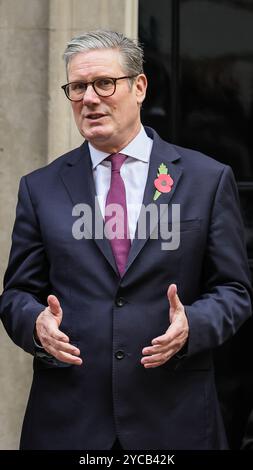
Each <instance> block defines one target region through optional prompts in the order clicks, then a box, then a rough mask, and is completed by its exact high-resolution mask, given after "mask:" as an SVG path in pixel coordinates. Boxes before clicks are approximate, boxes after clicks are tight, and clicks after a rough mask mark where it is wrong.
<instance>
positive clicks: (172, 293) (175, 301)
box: [167, 284, 182, 310]
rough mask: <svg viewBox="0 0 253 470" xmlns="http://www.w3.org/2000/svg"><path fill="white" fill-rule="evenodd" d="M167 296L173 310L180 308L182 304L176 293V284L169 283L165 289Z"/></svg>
mask: <svg viewBox="0 0 253 470" xmlns="http://www.w3.org/2000/svg"><path fill="white" fill-rule="evenodd" d="M167 297H168V301H169V304H170V308H171V309H173V310H178V309H180V308H182V304H181V302H180V300H179V297H178V295H177V286H176V284H170V286H169V288H168V290H167Z"/></svg>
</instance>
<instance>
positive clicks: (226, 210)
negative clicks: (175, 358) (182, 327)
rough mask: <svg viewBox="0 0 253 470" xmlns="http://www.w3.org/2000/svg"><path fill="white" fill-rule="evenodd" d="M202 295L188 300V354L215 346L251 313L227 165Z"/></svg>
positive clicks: (238, 219) (209, 241)
mask: <svg viewBox="0 0 253 470" xmlns="http://www.w3.org/2000/svg"><path fill="white" fill-rule="evenodd" d="M201 292H202V295H201V296H200V298H199V299H197V300H196V301H195V302H194V303H193V304H192V305H189V306H185V310H186V314H187V317H188V321H189V331H190V334H189V341H188V349H187V351H188V355H192V354H195V353H198V352H200V351H202V350H205V349H212V348H214V347H216V346H218V345H220V344H222V343H223V342H224V341H226V339H228V338H229V337H230V336H232V335H233V334H234V333H235V332H236V331H237V330H238V328H239V327H240V326H241V325H242V323H243V322H244V321H245V320H246V319H247V318H248V317H250V316H251V295H252V292H251V283H250V274H249V268H248V261H247V254H246V248H245V242H244V228H243V223H242V219H241V214H240V208H239V198H238V192H237V186H236V182H235V179H234V176H233V173H232V170H231V169H230V167H227V166H225V168H224V170H223V173H222V175H221V178H220V180H219V184H218V186H217V191H216V195H215V199H214V203H213V207H212V213H211V219H210V224H209V232H208V238H207V245H206V253H205V259H204V264H203V277H202V289H201Z"/></svg>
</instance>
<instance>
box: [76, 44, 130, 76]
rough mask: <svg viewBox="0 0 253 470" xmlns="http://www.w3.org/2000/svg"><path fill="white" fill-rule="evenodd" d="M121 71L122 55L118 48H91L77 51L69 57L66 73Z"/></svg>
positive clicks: (86, 73)
mask: <svg viewBox="0 0 253 470" xmlns="http://www.w3.org/2000/svg"><path fill="white" fill-rule="evenodd" d="M121 72H123V68H122V57H121V54H120V52H119V50H118V49H92V50H90V51H84V52H77V53H76V54H73V55H72V56H71V57H70V60H69V63H68V68H67V73H68V76H72V75H78V76H80V75H90V74H91V75H94V74H99V75H101V74H105V75H108V76H110V75H111V74H114V73H121Z"/></svg>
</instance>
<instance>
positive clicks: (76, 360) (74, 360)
mask: <svg viewBox="0 0 253 470" xmlns="http://www.w3.org/2000/svg"><path fill="white" fill-rule="evenodd" d="M75 350H76V351H75V354H71V353H69V352H65V351H63V350H58V349H55V348H53V347H50V348H48V350H47V351H48V352H49V353H50V354H51V355H52V356H54V357H55V358H56V359H58V360H59V361H61V362H66V363H67V364H73V365H77V366H80V365H81V364H82V363H83V361H82V359H81V358H80V357H78V356H79V354H80V351H79V349H77V348H75Z"/></svg>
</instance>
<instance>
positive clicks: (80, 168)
mask: <svg viewBox="0 0 253 470" xmlns="http://www.w3.org/2000/svg"><path fill="white" fill-rule="evenodd" d="M61 179H62V181H63V184H64V186H65V188H66V190H67V192H68V194H69V197H70V199H71V201H72V204H73V206H74V205H76V204H80V203H81V204H87V205H88V206H89V207H90V208H91V213H92V221H93V222H94V223H95V224H97V226H99V227H103V224H104V222H103V218H102V214H101V212H100V209H99V205H98V204H97V207H95V200H96V191H95V184H94V179H93V174H92V164H91V158H90V152H89V148H88V145H87V143H86V142H85V143H84V144H83V145H82V146H81V147H80V148H79V149H77V150H76V151H75V152H74V154H72V155H71V157H70V159H69V161H68V162H67V163H66V165H64V167H63V168H62V170H61ZM84 223H85V222H84ZM94 223H93V224H92V226H93V228H92V227H90V226H89V225H90V224H86V226H85V228H86V230H87V232H89V234H90V235H91V237H92V238H93V240H94V241H95V243H96V244H97V246H98V247H99V249H100V250H101V252H102V253H103V255H104V256H105V258H106V259H107V261H108V262H109V263H110V265H111V266H112V268H113V269H114V271H115V272H116V273H118V270H117V267H116V264H115V259H114V256H113V253H112V250H111V246H110V242H109V241H108V240H107V239H106V238H105V237H102V238H101V239H99V238H96V237H95V236H94V232H95V230H94Z"/></svg>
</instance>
